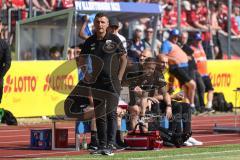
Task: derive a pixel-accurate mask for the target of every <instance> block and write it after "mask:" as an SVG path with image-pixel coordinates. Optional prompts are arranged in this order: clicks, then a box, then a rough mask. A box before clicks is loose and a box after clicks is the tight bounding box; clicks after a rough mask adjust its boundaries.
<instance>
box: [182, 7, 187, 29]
mask: <svg viewBox="0 0 240 160" xmlns="http://www.w3.org/2000/svg"><path fill="white" fill-rule="evenodd" d="M186 26H187V13H186V11H182V13H181V27H186Z"/></svg>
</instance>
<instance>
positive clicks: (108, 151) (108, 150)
mask: <svg viewBox="0 0 240 160" xmlns="http://www.w3.org/2000/svg"><path fill="white" fill-rule="evenodd" d="M102 155H106V156H114V153H113V152H112V149H111V148H104V149H102Z"/></svg>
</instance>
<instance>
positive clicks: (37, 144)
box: [30, 129, 52, 149]
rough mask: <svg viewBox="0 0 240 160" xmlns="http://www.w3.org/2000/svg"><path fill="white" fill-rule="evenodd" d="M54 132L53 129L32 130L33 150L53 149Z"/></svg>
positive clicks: (31, 145)
mask: <svg viewBox="0 0 240 160" xmlns="http://www.w3.org/2000/svg"><path fill="white" fill-rule="evenodd" d="M51 140H52V130H51V129H38V130H35V129H32V130H31V140H30V141H31V144H30V147H31V148H32V149H51V144H52V141H51Z"/></svg>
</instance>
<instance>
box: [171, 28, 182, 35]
mask: <svg viewBox="0 0 240 160" xmlns="http://www.w3.org/2000/svg"><path fill="white" fill-rule="evenodd" d="M170 36H180V31H179V30H178V29H173V30H171V31H170Z"/></svg>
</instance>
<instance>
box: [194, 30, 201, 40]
mask: <svg viewBox="0 0 240 160" xmlns="http://www.w3.org/2000/svg"><path fill="white" fill-rule="evenodd" d="M194 40H196V41H201V40H202V35H201V33H199V32H197V33H195V34H194Z"/></svg>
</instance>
